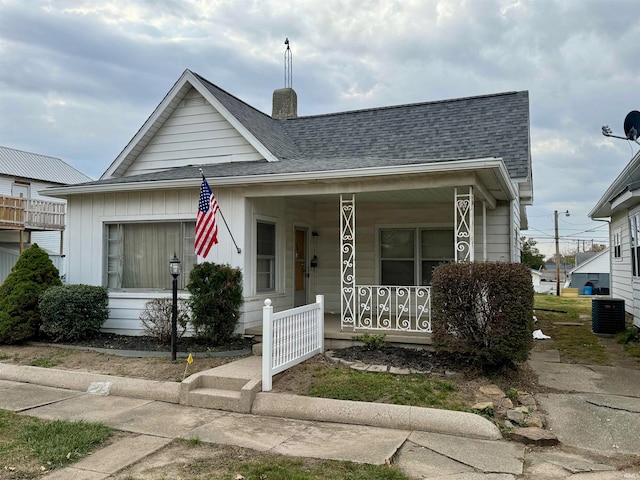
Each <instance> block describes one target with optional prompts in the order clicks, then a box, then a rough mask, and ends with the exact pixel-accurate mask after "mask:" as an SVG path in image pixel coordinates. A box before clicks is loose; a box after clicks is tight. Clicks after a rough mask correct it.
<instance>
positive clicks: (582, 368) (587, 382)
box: [529, 360, 640, 398]
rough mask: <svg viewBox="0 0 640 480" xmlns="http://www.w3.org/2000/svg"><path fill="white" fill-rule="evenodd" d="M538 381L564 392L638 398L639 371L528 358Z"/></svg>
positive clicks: (639, 386)
mask: <svg viewBox="0 0 640 480" xmlns="http://www.w3.org/2000/svg"><path fill="white" fill-rule="evenodd" d="M529 363H530V365H531V366H532V368H533V369H534V370H535V372H536V373H537V374H538V383H539V384H540V385H541V386H543V387H549V388H553V389H556V390H560V391H567V392H584V393H606V394H613V395H623V396H627V397H636V398H640V370H632V369H628V368H620V367H607V366H600V365H577V364H568V363H550V362H541V361H537V360H530V361H529Z"/></svg>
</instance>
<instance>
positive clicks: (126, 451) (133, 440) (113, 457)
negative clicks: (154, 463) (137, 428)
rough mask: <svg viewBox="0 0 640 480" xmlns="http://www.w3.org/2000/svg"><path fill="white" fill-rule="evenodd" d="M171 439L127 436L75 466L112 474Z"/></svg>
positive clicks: (80, 468) (78, 468)
mask: <svg viewBox="0 0 640 480" xmlns="http://www.w3.org/2000/svg"><path fill="white" fill-rule="evenodd" d="M171 440H172V439H170V438H161V437H153V436H149V435H138V436H135V437H127V438H124V439H122V440H120V441H117V442H115V443H113V444H111V445H109V446H107V447H105V448H103V449H101V450H99V451H98V452H96V453H95V454H94V455H90V456H88V457H85V458H83V459H82V460H80V461H79V462H77V463H76V464H75V465H74V468H75V469H77V470H86V471H90V472H99V473H106V474H112V473H115V472H117V471H118V470H120V469H122V468H125V467H128V466H129V465H131V464H133V463H135V462H138V461H139V460H141V459H143V458H144V457H146V456H147V455H150V454H152V453H153V452H155V451H157V450H159V449H161V448H162V447H164V446H165V445H167V444H168V443H169V442H171Z"/></svg>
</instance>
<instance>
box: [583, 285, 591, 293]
mask: <svg viewBox="0 0 640 480" xmlns="http://www.w3.org/2000/svg"><path fill="white" fill-rule="evenodd" d="M584 294H585V295H593V287H591V286H589V285H585V287H584Z"/></svg>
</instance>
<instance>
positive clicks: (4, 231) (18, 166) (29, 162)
mask: <svg viewBox="0 0 640 480" xmlns="http://www.w3.org/2000/svg"><path fill="white" fill-rule="evenodd" d="M91 180H92V179H91V178H90V177H87V176H86V175H84V174H82V173H80V172H79V171H78V170H76V169H75V168H73V167H71V166H70V165H68V164H67V163H65V162H63V161H62V160H60V159H59V158H54V157H49V156H46V155H38V154H36V153H29V152H23V151H21V150H15V149H12V148H7V147H0V283H1V282H3V281H4V279H5V278H6V277H7V275H9V272H10V271H11V268H12V267H13V265H14V264H15V263H16V260H17V259H18V257H19V256H20V253H21V252H22V251H23V250H24V248H26V247H28V246H30V245H31V244H33V243H37V244H38V246H40V247H41V248H43V249H45V250H46V251H47V252H48V253H49V256H50V257H51V260H52V261H53V262H54V264H55V265H56V267H57V268H58V270H59V271H60V274H61V275H64V274H65V273H66V262H65V261H64V258H65V255H66V254H67V252H68V249H67V245H66V238H67V235H66V233H65V204H66V202H65V201H63V200H60V199H57V198H51V197H47V196H45V195H42V194H41V193H40V191H41V190H43V189H45V188H47V187H55V186H61V185H70V184H73V183H80V182H89V181H91Z"/></svg>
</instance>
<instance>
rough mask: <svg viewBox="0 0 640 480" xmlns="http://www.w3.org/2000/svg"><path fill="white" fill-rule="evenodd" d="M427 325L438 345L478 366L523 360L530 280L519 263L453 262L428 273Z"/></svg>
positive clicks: (528, 335) (528, 334)
mask: <svg viewBox="0 0 640 480" xmlns="http://www.w3.org/2000/svg"><path fill="white" fill-rule="evenodd" d="M431 287H432V295H433V296H432V317H431V318H432V323H431V325H432V329H433V340H434V344H435V346H436V348H438V349H439V350H444V351H449V352H458V353H462V354H464V355H466V356H467V358H468V359H469V361H470V362H472V363H475V364H477V365H478V366H480V367H483V368H498V367H502V366H511V365H514V364H515V363H518V362H523V361H525V360H526V359H527V358H528V357H529V352H530V351H531V348H532V346H533V337H532V332H533V285H532V282H531V273H530V271H529V269H528V268H527V266H526V265H523V264H520V263H453V264H445V265H441V266H439V267H438V268H437V269H436V270H435V272H434V276H433V281H432V284H431Z"/></svg>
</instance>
